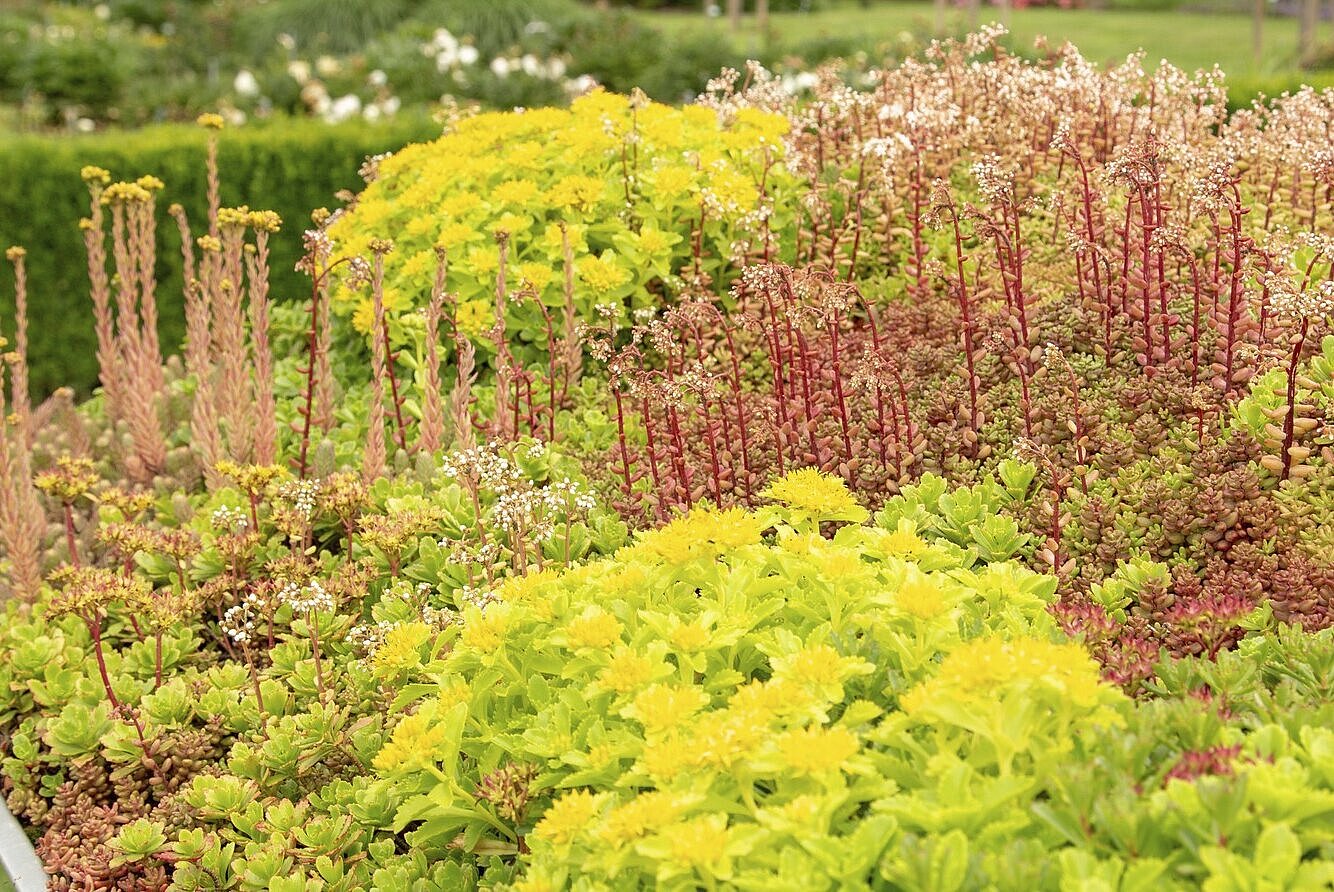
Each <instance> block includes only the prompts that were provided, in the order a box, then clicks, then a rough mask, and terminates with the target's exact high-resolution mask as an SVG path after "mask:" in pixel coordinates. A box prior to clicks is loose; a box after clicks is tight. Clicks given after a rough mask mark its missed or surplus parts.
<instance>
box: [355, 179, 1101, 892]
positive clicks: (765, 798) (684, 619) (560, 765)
mask: <svg viewBox="0 0 1334 892" xmlns="http://www.w3.org/2000/svg"><path fill="white" fill-rule="evenodd" d="M515 188H517V187H515ZM770 494H771V495H772V496H774V498H775V500H776V501H779V502H780V505H778V506H766V507H762V508H759V509H756V510H754V511H747V510H744V509H741V508H735V509H729V510H718V509H716V508H712V507H707V506H703V507H699V508H697V509H696V510H694V511H691V512H690V513H688V514H686V515H684V516H681V517H678V518H675V519H674V520H672V521H670V522H669V523H667V524H664V525H663V526H662V527H660V528H659V529H656V530H652V531H649V532H645V533H642V534H641V535H640V536H639V537H638V540H637V541H636V542H635V544H633V545H631V546H629V547H626V548H622V549H621V550H620V551H618V552H616V553H615V554H614V555H612V556H610V557H606V558H603V559H601V560H598V561H593V562H590V563H587V564H584V565H581V566H577V567H573V568H569V569H566V570H563V571H555V570H550V569H548V570H546V571H542V572H535V573H531V574H527V575H523V576H515V577H509V578H507V579H505V580H504V581H498V582H496V583H494V584H493V585H492V586H491V591H492V592H493V593H494V595H495V596H496V600H495V601H493V602H491V603H489V604H488V605H487V606H486V607H485V608H482V609H479V608H476V607H467V608H465V609H464V610H463V611H462V616H461V617H460V618H459V620H458V621H456V622H454V623H451V624H450V625H449V626H448V627H446V628H445V629H443V630H441V631H440V632H438V635H439V636H440V637H439V639H438V641H436V640H430V639H427V640H423V639H422V635H421V632H420V630H417V629H414V628H413V623H412V622H408V623H407V624H406V626H405V628H404V630H403V631H401V632H399V633H398V635H396V636H395V637H394V638H393V640H391V641H390V642H388V643H387V644H386V647H388V648H389V650H387V651H386V653H385V654H383V655H382V656H381V657H380V659H381V661H382V662H383V663H384V667H385V670H386V671H388V670H390V669H392V668H397V667H401V666H410V665H411V664H412V662H413V659H414V657H413V654H414V653H416V654H421V653H423V652H424V651H425V650H427V649H428V648H431V649H436V650H438V651H440V652H442V653H444V654H446V656H444V658H443V659H442V661H441V662H439V663H434V662H433V663H431V664H429V665H428V666H427V667H425V668H424V669H423V670H422V671H420V672H419V673H418V676H416V677H420V676H421V675H427V676H429V677H432V678H434V679H435V680H436V682H437V688H438V690H437V691H436V692H435V696H434V697H431V698H429V699H428V700H427V701H425V702H424V703H423V707H422V709H420V710H419V711H418V712H417V713H416V714H414V715H411V716H409V717H408V718H406V719H404V720H403V721H402V722H401V723H400V725H399V727H398V729H396V730H395V732H394V733H393V734H392V735H391V738H390V740H389V743H388V744H387V745H386V746H385V748H384V750H383V752H382V753H381V754H380V755H379V756H378V757H376V767H377V769H379V770H380V771H382V772H384V773H385V774H388V775H390V776H391V778H392V779H393V780H394V781H395V782H396V783H402V784H403V788H404V789H412V790H422V791H425V792H422V793H420V794H418V793H416V792H414V793H413V794H412V795H411V798H410V799H409V800H408V801H409V803H411V804H405V805H404V806H403V808H404V809H405V811H402V812H400V815H399V820H408V821H420V822H421V823H420V824H419V825H418V829H415V830H413V831H411V832H412V833H413V834H414V836H413V839H414V843H413V844H414V845H416V844H417V842H416V841H417V840H419V839H421V840H422V841H423V843H425V842H426V841H427V840H426V839H425V837H430V836H431V835H432V834H435V836H434V838H433V839H431V840H430V842H431V843H432V844H434V845H437V846H445V847H448V846H450V845H453V844H454V841H455V840H457V839H459V838H461V837H460V834H461V833H472V834H479V835H475V836H473V837H472V839H474V840H479V842H478V845H479V850H481V847H483V846H491V845H496V846H503V847H509V846H517V843H518V837H522V840H523V844H524V845H525V846H526V847H527V848H528V849H529V851H525V850H523V849H521V850H520V853H519V854H518V855H517V858H518V865H519V871H520V875H519V877H516V880H517V881H518V882H519V883H521V884H522V883H529V884H530V885H533V886H534V888H544V887H546V885H549V886H550V888H553V889H569V888H589V889H595V888H606V889H619V888H652V887H654V886H655V885H656V886H658V887H663V888H682V889H691V888H700V887H704V888H707V887H709V886H710V885H711V884H712V885H714V886H716V887H719V888H723V887H730V886H731V885H733V884H736V885H738V886H739V885H740V884H741V883H742V882H747V883H749V882H750V881H751V880H752V879H754V880H755V882H757V883H760V884H764V883H768V882H770V880H771V879H772V875H770V874H767V873H766V872H765V871H766V870H769V869H770V867H771V866H772V865H773V864H775V863H792V864H794V865H799V869H798V867H794V868H793V869H794V870H795V871H796V872H795V873H793V874H792V877H793V880H792V881H793V882H794V883H796V884H798V885H797V887H799V888H806V886H801V885H800V884H801V883H803V882H808V883H809V888H821V889H822V888H847V887H848V885H847V883H848V880H847V876H846V875H844V874H842V873H840V870H841V868H840V865H841V864H842V861H843V858H842V855H841V854H838V855H834V854H833V853H842V852H843V851H844V849H845V847H846V846H848V845H851V844H853V839H854V837H855V836H856V834H857V833H858V832H859V828H861V827H864V826H866V824H867V823H868V822H882V821H883V822H888V823H883V824H875V825H874V828H873V830H868V831H867V834H866V835H864V836H865V839H863V842H867V841H868V840H872V838H873V840H882V841H883V840H884V839H887V838H889V835H891V834H893V833H895V832H896V831H895V829H894V824H893V822H895V821H898V822H900V824H901V826H903V827H904V829H905V831H906V832H912V833H915V834H921V833H922V832H924V830H926V829H928V828H924V827H923V826H922V824H921V823H920V822H923V821H924V822H928V823H930V822H947V821H955V820H957V821H959V822H968V821H973V822H977V821H982V822H983V823H985V820H986V819H985V818H984V817H983V816H980V815H979V814H977V813H976V812H977V809H978V808H981V806H980V805H978V806H975V805H974V803H983V802H989V801H991V798H994V795H995V794H994V793H993V791H992V790H990V789H989V788H988V787H987V786H986V785H987V784H991V783H992V782H993V781H994V780H995V775H996V774H997V772H999V773H1000V774H1002V775H1004V774H1014V773H1017V772H1020V771H1023V770H1026V769H1027V768H1029V767H1031V766H1032V765H1035V764H1039V762H1040V761H1041V760H1044V759H1048V760H1050V759H1059V758H1060V757H1061V756H1063V755H1064V754H1066V753H1068V752H1069V750H1070V749H1071V748H1072V747H1073V746H1075V745H1076V744H1075V740H1076V739H1077V735H1079V734H1080V733H1082V731H1083V729H1086V728H1088V727H1090V723H1095V724H1101V723H1102V722H1103V721H1104V720H1105V719H1113V718H1114V713H1115V709H1116V702H1117V698H1118V697H1119V696H1120V695H1119V694H1117V693H1116V692H1115V691H1114V690H1113V689H1112V688H1110V687H1108V686H1107V685H1105V684H1104V683H1102V682H1101V680H1100V679H1099V677H1098V669H1097V666H1096V665H1095V664H1094V663H1093V662H1092V660H1091V659H1090V658H1089V657H1088V655H1087V653H1086V652H1085V651H1084V649H1083V648H1082V646H1080V645H1078V644H1069V643H1057V641H1056V638H1057V635H1058V633H1057V631H1056V630H1057V626H1056V621H1055V619H1054V618H1053V617H1052V615H1051V614H1050V613H1049V612H1048V610H1047V607H1048V604H1049V602H1050V599H1051V597H1052V589H1051V587H1050V585H1049V582H1048V581H1046V579H1045V577H1041V576H1039V575H1037V574H1035V573H1033V572H1032V571H1030V570H1028V569H1027V568H1026V567H1024V566H1023V565H1022V564H1019V563H1017V562H1016V563H1013V564H1000V565H978V564H976V562H975V556H974V554H973V553H971V552H970V551H968V550H967V549H964V548H960V547H958V546H957V545H955V544H953V543H950V544H944V543H943V541H942V540H940V539H939V538H938V536H937V535H936V534H935V533H932V532H927V533H923V534H921V535H919V534H918V532H917V527H916V526H914V525H913V524H912V523H911V522H909V523H896V525H895V527H894V528H892V529H880V528H876V527H867V526H863V525H858V524H852V523H850V521H849V519H850V518H854V517H856V516H858V514H859V513H861V514H864V512H861V509H860V507H859V506H858V505H857V504H856V502H855V500H854V499H853V498H852V496H851V495H850V494H849V493H848V491H847V489H846V487H844V485H843V483H842V481H841V480H838V479H837V478H832V477H827V476H825V475H822V474H819V473H817V472H814V471H798V472H795V473H793V474H790V475H787V476H786V477H784V478H782V479H781V480H779V481H777V482H776V483H775V486H774V488H773V489H772V490H771V491H770ZM883 516H885V517H886V518H888V517H890V516H891V515H883ZM831 520H841V524H840V525H839V526H838V527H837V528H836V529H834V528H831V526H830V525H829V524H828V523H827V521H831ZM886 522H887V523H888V521H886ZM923 527H924V529H930V527H927V526H926V524H925V523H924V524H923ZM432 673H434V674H432ZM1030 705H1031V706H1032V708H1029V706H1030ZM433 717H439V718H438V719H437V718H433ZM444 728H448V729H450V731H449V735H450V736H447V735H446V732H445V731H444V730H443V729H444ZM460 734H461V741H460V740H459V735H460ZM506 766H531V767H532V768H534V769H535V772H536V773H535V775H534V778H533V780H532V782H531V784H530V786H529V787H528V788H527V790H526V791H524V792H525V794H526V795H527V796H528V797H529V799H528V800H527V802H528V808H529V811H528V812H527V814H526V815H525V817H524V818H523V819H522V820H519V821H505V820H502V821H501V822H500V824H499V825H497V824H496V823H495V822H494V821H493V820H491V819H493V818H495V817H496V816H497V815H498V812H495V811H492V810H491V803H492V800H491V799H485V800H479V801H478V802H477V806H476V808H474V807H473V806H472V805H471V804H470V802H469V800H468V798H467V797H469V796H473V795H474V794H473V791H474V790H477V789H482V788H483V787H481V786H479V785H480V784H481V779H482V778H483V777H491V778H492V780H491V781H490V782H489V786H486V787H485V789H487V790H488V791H490V794H491V795H497V794H495V793H494V790H495V788H496V785H497V784H498V783H499V782H498V781H496V780H495V779H494V778H495V777H497V776H500V775H499V774H498V773H499V772H502V771H505V770H509V769H507V768H506ZM974 780H976V784H977V788H976V789H974V788H973V787H971V786H970V784H973V783H974ZM1006 782H1007V783H1009V782H1008V781H1006ZM938 786H939V790H937V787H938ZM1007 789H1008V790H1010V791H1012V792H1010V793H1006V795H1007V796H1019V797H1020V799H1021V800H1022V798H1023V794H1021V793H1015V792H1013V791H1019V790H1026V789H1030V788H1029V787H1026V786H1023V783H1021V782H1015V783H1014V785H1013V786H1011V787H1008V788H1007ZM1032 789H1038V788H1037V787H1036V786H1035V787H1032ZM942 791H943V792H942ZM919 794H920V796H921V798H920V799H919V798H914V797H918V796H919ZM508 795H510V796H516V795H518V794H517V793H515V792H514V791H510V793H509V794H508ZM940 796H947V797H950V801H949V802H948V803H945V804H942V803H941V802H940V801H939V797H940ZM933 797H935V798H933ZM989 797H991V798H989ZM955 800H957V801H955ZM942 805H943V807H942ZM1019 808H1020V812H1021V813H1024V814H1027V811H1026V809H1027V808H1028V803H1026V802H1021V803H1020V806H1019ZM891 815H892V817H890V816H891ZM923 816H925V817H923ZM914 820H918V821H919V823H917V824H913V823H912V821H914ZM941 826H944V825H943V824H942V825H941ZM970 826H980V825H977V824H974V825H970ZM436 827H439V828H440V829H439V830H433V829H428V828H436ZM527 828H532V829H531V830H528V829H527ZM868 844H869V843H868ZM875 844H877V845H878V844H879V843H875ZM813 845H814V846H818V847H821V849H820V850H821V851H827V852H828V853H831V858H830V859H829V860H828V862H827V863H825V862H823V861H820V862H817V861H813V860H811V859H810V858H809V855H810V852H811V851H812V846H813ZM802 859H806V860H802ZM867 863H868V864H874V863H876V858H872V859H871V860H870V861H868V862H867ZM743 878H744V879H743ZM544 884H545V885H544ZM580 884H582V885H580ZM523 887H524V886H522V885H520V886H518V887H517V888H523ZM857 887H858V888H860V887H861V886H857Z"/></svg>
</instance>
